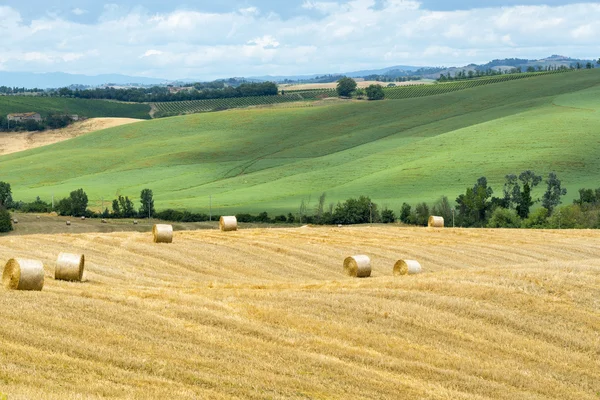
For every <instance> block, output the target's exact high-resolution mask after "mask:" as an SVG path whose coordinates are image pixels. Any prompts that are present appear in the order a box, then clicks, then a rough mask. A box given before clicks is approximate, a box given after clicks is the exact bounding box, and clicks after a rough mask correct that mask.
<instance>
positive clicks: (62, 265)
mask: <svg viewBox="0 0 600 400" xmlns="http://www.w3.org/2000/svg"><path fill="white" fill-rule="evenodd" d="M84 264H85V257H84V255H83V254H69V253H60V254H59V255H58V259H57V260H56V269H55V270H54V279H57V280H61V281H76V282H81V279H82V278H83V266H84Z"/></svg>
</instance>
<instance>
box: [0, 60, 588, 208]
mask: <svg viewBox="0 0 600 400" xmlns="http://www.w3.org/2000/svg"><path fill="white" fill-rule="evenodd" d="M599 96H600V69H599V70H591V71H581V72H573V73H567V74H556V75H547V76H538V77H533V78H530V79H523V80H519V81H511V82H506V83H500V84H494V85H489V86H483V87H476V88H472V89H467V90H463V91H459V92H454V93H447V94H443V95H438V96H430V97H426V98H416V99H405V100H386V101H383V102H364V103H348V104H338V105H333V106H328V107H307V108H298V109H257V110H232V111H226V112H221V113H209V114H196V115H189V116H185V117H175V118H165V119H161V120H155V121H149V122H142V123H138V124H134V125H131V126H124V127H119V128H114V129H110V130H106V131H101V132H97V133H92V134H89V135H85V136H82V137H79V138H77V139H73V140H70V141H67V142H63V143H60V144H56V145H52V146H49V147H46V148H41V149H35V150H31V151H28V152H24V153H19V154H14V155H10V156H5V157H1V158H0V180H3V181H8V182H10V183H11V184H12V185H13V192H14V197H15V198H17V199H24V200H33V199H35V197H36V196H41V197H43V198H46V199H49V198H50V196H51V195H52V194H53V193H54V195H55V197H61V196H66V195H67V194H68V193H69V192H70V191H71V190H74V189H77V188H79V187H82V188H84V189H85V190H86V191H87V193H88V194H89V196H90V198H91V200H92V201H93V202H94V204H95V205H96V206H100V200H101V198H104V199H105V200H107V202H105V205H107V204H109V203H108V201H109V200H111V199H113V198H114V197H115V196H116V195H118V194H123V195H128V196H131V197H134V198H136V199H137V198H138V196H139V193H140V191H141V189H143V188H145V187H149V188H152V189H153V190H154V193H155V198H156V200H157V207H158V208H166V207H175V208H188V209H193V210H201V211H206V210H207V209H208V203H209V195H212V204H213V211H215V212H217V213H224V212H242V211H249V212H257V211H264V210H268V211H269V212H275V211H277V212H282V213H283V212H285V213H287V212H290V211H294V210H297V209H298V206H299V205H300V202H301V200H302V199H305V200H306V201H308V200H309V198H310V199H311V202H310V207H313V206H314V205H315V200H316V198H317V197H318V196H319V195H320V194H321V193H322V192H327V195H328V199H327V201H328V202H337V201H338V200H343V199H346V198H348V197H350V196H358V195H361V194H365V195H370V196H371V197H372V198H373V199H374V201H376V202H378V203H379V204H381V205H388V206H389V207H390V208H392V209H395V210H398V209H399V208H400V206H401V204H402V202H404V201H406V202H411V203H414V202H416V201H432V200H435V199H437V198H438V197H439V196H441V195H448V196H449V197H451V198H454V197H456V196H457V195H458V194H459V193H461V192H464V190H465V188H466V187H467V186H472V185H473V184H474V182H475V180H476V179H477V178H478V177H480V176H482V175H485V176H487V177H488V179H489V181H490V182H491V184H492V186H493V187H494V188H495V190H496V194H499V192H501V190H502V184H503V180H504V175H506V174H508V173H519V172H520V171H523V170H525V169H534V170H535V171H536V172H538V173H540V174H543V175H547V174H548V172H550V171H556V172H557V174H558V176H559V178H560V179H562V180H563V183H564V184H566V187H567V188H568V189H569V195H568V196H567V197H568V198H572V197H574V196H575V194H576V191H577V189H578V188H580V187H583V186H587V187H598V186H599V182H598V179H597V177H598V172H599V171H600V158H599V157H598V154H600V140H598V126H599V125H600V112H599V111H600V103H598V101H597V99H598V98H599ZM538 190H541V189H538ZM538 195H541V193H534V196H538ZM567 200H568V199H567Z"/></svg>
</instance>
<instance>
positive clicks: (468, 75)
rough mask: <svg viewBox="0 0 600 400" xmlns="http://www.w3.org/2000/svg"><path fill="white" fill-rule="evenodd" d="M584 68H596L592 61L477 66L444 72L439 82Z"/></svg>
mask: <svg viewBox="0 0 600 400" xmlns="http://www.w3.org/2000/svg"><path fill="white" fill-rule="evenodd" d="M584 68H585V69H592V68H594V64H593V63H591V62H588V63H587V64H582V63H575V64H573V65H571V66H570V67H566V66H564V65H560V66H556V65H548V66H546V67H542V66H536V67H534V66H528V67H527V68H525V69H523V68H522V67H514V68H511V69H509V70H506V71H501V70H497V69H491V68H487V69H485V70H483V69H479V68H477V69H471V70H468V71H467V70H460V71H457V72H455V73H454V75H452V74H451V73H450V72H448V73H447V74H444V73H442V74H440V77H439V78H438V82H447V81H457V80H465V79H475V78H481V77H485V76H496V75H505V74H521V73H523V72H526V73H533V72H549V71H572V70H579V69H584Z"/></svg>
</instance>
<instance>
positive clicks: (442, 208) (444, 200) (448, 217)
mask: <svg viewBox="0 0 600 400" xmlns="http://www.w3.org/2000/svg"><path fill="white" fill-rule="evenodd" d="M431 215H437V216H440V217H443V218H444V221H448V222H450V221H452V206H451V205H450V201H449V200H448V197H446V196H442V197H441V198H440V199H439V200H438V201H436V202H435V204H434V205H433V207H432V208H431Z"/></svg>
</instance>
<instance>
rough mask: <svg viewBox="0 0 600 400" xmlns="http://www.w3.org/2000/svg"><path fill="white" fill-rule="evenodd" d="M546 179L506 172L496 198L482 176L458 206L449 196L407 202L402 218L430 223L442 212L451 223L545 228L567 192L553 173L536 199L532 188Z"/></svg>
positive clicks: (494, 226) (407, 220)
mask: <svg viewBox="0 0 600 400" xmlns="http://www.w3.org/2000/svg"><path fill="white" fill-rule="evenodd" d="M542 181H543V179H542V177H541V176H540V175H537V174H536V173H535V172H533V171H531V170H527V171H523V172H522V173H521V174H519V175H518V176H517V175H515V174H510V175H506V177H505V183H504V188H503V193H502V196H500V197H492V195H493V194H494V190H493V189H492V188H491V187H490V186H489V185H488V182H487V178H486V177H481V178H479V179H478V180H477V182H476V183H475V185H474V186H473V187H469V188H467V190H466V192H465V193H464V194H461V195H459V196H458V197H457V198H456V206H455V207H452V206H451V204H450V202H449V201H448V198H447V197H445V196H444V197H442V198H441V199H440V200H439V201H438V202H436V203H435V204H434V205H433V207H431V208H430V207H429V206H428V205H427V204H426V203H420V204H417V205H416V207H414V208H412V207H411V206H410V205H408V204H406V203H405V204H403V206H402V210H401V212H400V220H401V221H402V222H404V223H407V224H414V225H427V218H428V216H429V215H439V216H442V217H444V219H445V220H446V221H447V223H450V221H453V224H454V225H455V226H462V227H490V228H500V227H505V228H519V227H526V228H532V227H542V225H543V224H545V223H547V221H548V219H549V218H551V217H553V216H554V215H555V213H556V209H557V207H558V206H559V205H560V203H561V197H562V196H564V195H566V194H567V190H566V189H565V188H563V187H562V183H561V181H560V179H558V177H557V175H556V173H554V172H551V173H549V174H548V177H547V179H546V180H545V184H546V191H545V192H544V194H543V196H542V198H541V199H534V198H533V197H532V191H533V189H534V188H535V187H537V186H538V185H539V184H540V183H542ZM585 193H586V194H587V193H588V192H585ZM599 194H600V191H599ZM587 198H589V197H586V199H587ZM599 199H600V198H599ZM537 203H541V208H539V209H538V210H536V211H535V212H534V213H531V208H532V207H533V206H534V205H535V204H537Z"/></svg>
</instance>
